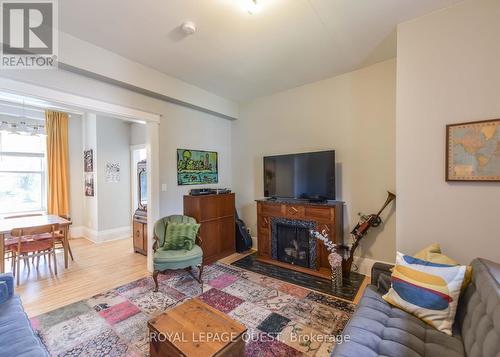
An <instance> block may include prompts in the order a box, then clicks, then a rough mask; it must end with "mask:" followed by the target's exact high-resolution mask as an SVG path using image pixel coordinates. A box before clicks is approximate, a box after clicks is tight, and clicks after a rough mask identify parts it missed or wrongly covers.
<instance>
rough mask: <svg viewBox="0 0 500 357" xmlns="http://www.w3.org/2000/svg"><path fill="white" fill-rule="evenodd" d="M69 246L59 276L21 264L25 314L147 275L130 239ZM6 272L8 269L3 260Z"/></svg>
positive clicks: (74, 241) (77, 241) (73, 242)
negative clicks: (70, 258) (66, 263)
mask: <svg viewBox="0 0 500 357" xmlns="http://www.w3.org/2000/svg"><path fill="white" fill-rule="evenodd" d="M71 248H72V251H73V255H74V257H75V261H73V262H72V261H70V264H69V268H68V269H64V259H63V254H62V252H59V253H58V254H57V263H58V275H57V276H55V275H54V274H53V273H52V270H53V269H51V268H49V267H48V264H47V263H46V262H44V260H43V258H42V259H41V260H40V266H39V268H38V269H36V266H35V265H33V264H31V263H30V264H31V265H30V269H29V271H28V269H27V267H25V266H21V284H20V285H19V286H18V287H16V293H17V294H19V295H20V296H21V299H22V301H23V305H24V307H25V309H26V312H27V314H28V316H30V317H33V316H37V315H40V314H43V313H45V312H48V311H51V310H54V309H57V308H60V307H63V306H65V305H68V304H71V303H74V302H77V301H80V300H84V299H88V298H90V297H91V296H93V295H96V294H99V293H102V292H105V291H107V290H110V289H113V288H115V287H117V286H120V285H123V284H126V283H129V282H131V281H134V280H137V279H140V278H142V277H145V276H149V275H150V273H149V272H148V271H147V268H146V257H145V256H143V255H140V254H137V253H134V252H133V248H132V239H123V240H117V241H112V242H107V243H101V244H95V243H92V242H90V241H88V240H86V239H83V238H81V239H72V240H71ZM248 254H250V253H247V254H240V253H235V254H232V255H230V256H228V257H226V258H224V259H221V260H220V261H221V262H223V263H226V264H231V263H232V262H234V261H236V260H238V259H241V258H243V257H244V256H246V255H248ZM6 268H7V271H9V269H10V264H9V262H7V263H6ZM368 283H369V278H368V277H366V278H365V281H364V282H363V284H362V286H361V288H360V290H359V292H358V294H357V295H356V298H355V299H354V303H357V302H358V301H359V299H360V297H361V295H362V293H363V290H364V288H365V287H366V285H367V284H368Z"/></svg>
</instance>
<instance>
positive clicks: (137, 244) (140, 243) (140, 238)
mask: <svg viewBox="0 0 500 357" xmlns="http://www.w3.org/2000/svg"><path fill="white" fill-rule="evenodd" d="M142 227H143V224H142V223H137V222H134V225H133V230H134V231H133V235H134V249H139V250H145V247H144V231H143V228H142Z"/></svg>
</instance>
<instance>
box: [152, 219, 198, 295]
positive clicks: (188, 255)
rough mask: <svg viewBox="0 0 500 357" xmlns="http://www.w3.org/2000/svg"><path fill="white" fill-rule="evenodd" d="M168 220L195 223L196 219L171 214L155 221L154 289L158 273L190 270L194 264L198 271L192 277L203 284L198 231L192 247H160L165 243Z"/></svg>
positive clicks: (156, 287)
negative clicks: (174, 248) (188, 248)
mask: <svg viewBox="0 0 500 357" xmlns="http://www.w3.org/2000/svg"><path fill="white" fill-rule="evenodd" d="M169 222H175V223H196V220H195V219H194V218H192V217H188V216H182V215H172V216H168V217H164V218H161V219H160V220H158V221H157V222H156V223H155V227H154V240H155V242H154V244H153V251H154V255H153V266H154V271H153V280H154V282H155V291H158V274H159V273H162V272H164V271H166V270H176V269H187V270H189V271H190V272H191V271H192V267H193V266H196V267H197V268H198V271H199V273H198V276H194V275H193V277H194V278H195V279H196V280H197V281H198V282H199V283H200V284H203V283H202V280H201V274H202V272H203V251H202V249H201V237H200V234H199V232H198V235H197V237H196V242H195V243H196V244H195V245H194V246H193V249H191V250H186V249H180V250H164V249H162V247H163V245H164V244H165V233H166V232H167V226H168V224H169Z"/></svg>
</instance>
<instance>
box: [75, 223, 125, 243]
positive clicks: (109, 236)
mask: <svg viewBox="0 0 500 357" xmlns="http://www.w3.org/2000/svg"><path fill="white" fill-rule="evenodd" d="M70 236H71V238H77V237H78V238H85V239H87V240H89V241H91V242H93V243H104V242H110V241H113V240H119V239H126V238H131V237H132V226H124V227H118V228H113V229H106V230H102V231H97V230H95V229H91V228H88V227H83V226H82V227H71V228H70Z"/></svg>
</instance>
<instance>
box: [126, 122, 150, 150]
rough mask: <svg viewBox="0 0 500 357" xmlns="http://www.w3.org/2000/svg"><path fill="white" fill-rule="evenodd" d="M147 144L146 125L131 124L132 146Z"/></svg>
mask: <svg viewBox="0 0 500 357" xmlns="http://www.w3.org/2000/svg"><path fill="white" fill-rule="evenodd" d="M145 144H146V125H145V124H138V123H131V124H130V145H145Z"/></svg>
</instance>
